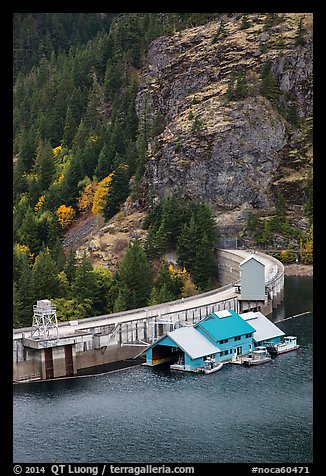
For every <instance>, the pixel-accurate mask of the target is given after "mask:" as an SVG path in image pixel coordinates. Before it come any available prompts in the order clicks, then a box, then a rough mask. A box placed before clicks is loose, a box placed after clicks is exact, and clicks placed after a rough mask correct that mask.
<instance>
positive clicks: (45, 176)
mask: <svg viewBox="0 0 326 476" xmlns="http://www.w3.org/2000/svg"><path fill="white" fill-rule="evenodd" d="M35 170H36V173H37V174H38V176H39V179H40V187H41V190H47V189H48V187H49V186H50V184H51V182H52V179H53V177H54V174H55V165H54V159H53V150H52V147H51V146H50V144H49V143H44V142H43V141H42V140H41V141H40V142H39V146H38V148H37V154H36V160H35Z"/></svg>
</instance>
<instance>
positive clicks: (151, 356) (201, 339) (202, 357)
mask: <svg viewBox="0 0 326 476" xmlns="http://www.w3.org/2000/svg"><path fill="white" fill-rule="evenodd" d="M254 332H255V328H254V327H252V326H251V325H250V324H249V323H248V322H246V321H245V320H244V319H243V318H241V317H240V316H239V314H237V313H236V312H234V311H233V310H225V311H219V312H216V313H213V314H210V315H209V316H207V317H206V318H204V319H202V320H201V321H199V322H198V323H197V324H195V325H193V326H186V327H181V328H179V329H176V330H174V331H171V332H168V333H167V334H166V335H165V336H162V337H161V338H160V339H159V340H157V341H156V342H154V343H153V344H152V345H150V346H149V347H148V348H147V350H146V363H147V365H150V366H153V365H158V364H161V363H164V362H170V363H175V362H178V363H179V364H180V365H181V366H182V367H183V370H188V371H196V370H197V369H198V368H202V367H204V366H205V362H206V361H207V359H209V360H213V361H214V362H215V363H219V362H225V361H229V360H231V359H232V358H233V357H234V355H237V356H240V355H247V354H249V352H250V351H251V349H252V347H253V333H254Z"/></svg>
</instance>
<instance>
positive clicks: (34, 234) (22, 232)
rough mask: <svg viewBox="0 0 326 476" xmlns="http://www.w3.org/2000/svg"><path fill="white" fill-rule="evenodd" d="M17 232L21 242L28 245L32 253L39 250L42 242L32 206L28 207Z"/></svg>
mask: <svg viewBox="0 0 326 476" xmlns="http://www.w3.org/2000/svg"><path fill="white" fill-rule="evenodd" d="M17 234H18V239H19V242H20V243H22V244H25V245H26V246H28V248H29V249H30V251H31V253H35V254H37V253H38V252H39V250H40V247H41V244H42V243H41V242H40V239H39V232H38V222H37V218H36V217H35V215H34V212H33V210H32V208H31V207H28V209H27V211H26V214H25V216H24V218H23V219H22V223H21V226H20V227H19V229H18V232H17Z"/></svg>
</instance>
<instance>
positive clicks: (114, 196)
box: [103, 164, 129, 220]
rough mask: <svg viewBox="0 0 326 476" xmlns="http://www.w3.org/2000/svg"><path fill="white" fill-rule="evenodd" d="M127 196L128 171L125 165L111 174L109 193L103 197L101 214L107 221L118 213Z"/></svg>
mask: <svg viewBox="0 0 326 476" xmlns="http://www.w3.org/2000/svg"><path fill="white" fill-rule="evenodd" d="M128 194H129V170H128V166H127V165H125V164H122V165H120V166H119V167H118V168H117V169H116V170H115V171H114V172H113V174H112V181H111V182H110V187H109V191H108V193H107V195H106V197H105V204H104V206H103V214H104V217H105V220H109V219H110V218H112V217H113V215H115V214H116V213H117V212H118V211H119V208H120V206H121V205H122V204H123V202H124V201H125V200H126V198H127V197H128Z"/></svg>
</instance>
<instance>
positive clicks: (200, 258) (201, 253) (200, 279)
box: [192, 233, 213, 290]
mask: <svg viewBox="0 0 326 476" xmlns="http://www.w3.org/2000/svg"><path fill="white" fill-rule="evenodd" d="M212 269H213V249H212V246H211V244H210V242H209V239H208V237H207V234H206V233H204V235H203V237H202V239H201V241H200V244H199V247H198V248H197V250H196V255H195V257H194V260H193V266H192V276H193V279H194V283H195V284H196V286H198V288H199V289H201V290H205V289H208V288H209V285H210V282H211V275H212Z"/></svg>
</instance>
